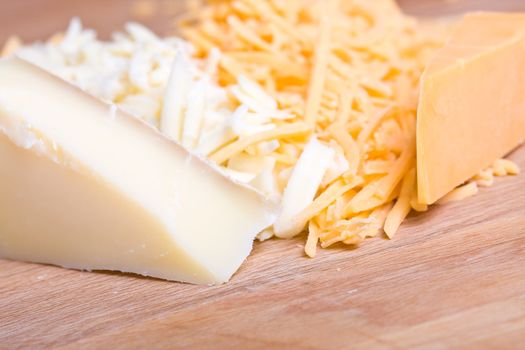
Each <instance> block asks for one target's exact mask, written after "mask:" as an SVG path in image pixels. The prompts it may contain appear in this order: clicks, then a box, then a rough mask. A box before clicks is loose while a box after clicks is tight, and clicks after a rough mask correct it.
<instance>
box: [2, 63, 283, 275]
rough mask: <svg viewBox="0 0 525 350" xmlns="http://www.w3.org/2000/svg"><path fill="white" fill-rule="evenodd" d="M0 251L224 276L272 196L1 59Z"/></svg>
mask: <svg viewBox="0 0 525 350" xmlns="http://www.w3.org/2000/svg"><path fill="white" fill-rule="evenodd" d="M0 159H2V167H1V169H0V257H6V258H11V259H18V260H26V261H35V262H43V263H50V264H56V265H61V266H66V267H74V268H78V269H87V270H92V269H105V270H119V271H125V272H134V273H138V274H143V275H149V276H154V277H159V278H164V279H170V280H179V281H184V282H191V283H206V284H215V283H222V282H225V281H227V280H228V279H229V278H230V277H231V275H232V274H233V273H234V272H235V271H236V270H237V268H238V267H239V266H240V264H241V263H242V262H243V261H244V259H245V258H246V257H247V255H248V254H249V252H250V250H251V246H252V241H253V238H254V237H255V236H256V234H257V233H259V232H260V231H262V230H263V229H264V228H266V227H268V226H269V225H271V224H272V223H273V221H274V220H275V217H276V214H277V208H276V206H275V204H274V203H271V202H268V201H267V200H265V199H264V198H263V197H262V196H261V195H260V194H258V193H256V192H254V191H253V190H251V189H249V188H247V187H243V186H241V185H238V184H235V183H233V182H232V181H230V180H229V179H227V178H226V177H225V176H223V175H222V174H221V173H219V172H218V171H217V170H216V169H214V168H213V166H212V165H210V164H207V163H206V162H205V161H204V160H203V159H201V158H199V157H197V156H194V155H192V154H190V153H189V152H187V151H186V150H185V149H183V148H182V147H181V146H179V145H178V144H176V143H174V142H172V141H170V140H168V139H166V138H165V137H163V136H162V135H161V134H160V133H158V132H157V131H155V130H154V129H153V128H151V127H149V126H147V125H146V124H145V123H143V122H141V121H139V120H138V119H136V118H134V117H131V116H129V115H127V114H124V113H122V112H120V111H117V110H116V109H114V108H113V107H110V106H107V105H105V104H103V103H101V102H99V101H97V100H96V99H94V98H92V97H91V96H89V95H87V94H85V93H84V92H82V91H81V90H78V89H76V88H75V87H73V86H71V85H68V84H67V83H65V82H64V81H62V80H60V79H58V78H56V77H53V76H51V75H50V74H48V73H46V72H44V71H42V70H41V69H39V68H36V67H34V66H32V65H31V64H29V63H27V62H24V61H22V60H20V59H17V58H13V59H9V60H3V61H0Z"/></svg>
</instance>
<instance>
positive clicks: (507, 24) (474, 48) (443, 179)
mask: <svg viewBox="0 0 525 350" xmlns="http://www.w3.org/2000/svg"><path fill="white" fill-rule="evenodd" d="M524 139H525V14H506V13H474V14H469V15H467V16H466V17H465V18H464V19H463V20H462V21H461V23H460V24H459V26H458V28H457V29H456V31H455V33H454V34H453V35H452V38H451V39H450V41H449V42H448V43H447V45H446V46H445V47H444V48H443V49H441V50H440V51H439V52H438V54H437V55H436V57H435V58H434V59H433V61H432V62H431V63H430V64H429V65H428V67H427V68H426V70H425V72H424V73H423V76H422V78H421V93H420V101H419V108H418V119H417V170H418V171H417V172H418V192H419V200H420V202H422V203H426V204H431V203H434V202H435V201H436V200H438V199H439V198H441V197H442V196H444V195H445V194H447V193H448V192H450V191H451V190H452V189H454V188H455V187H456V186H458V185H460V184H461V183H463V182H464V181H466V180H467V179H469V178H470V177H472V176H473V175H475V174H476V173H477V172H478V171H480V170H481V169H483V168H485V167H487V166H489V165H490V164H491V163H492V162H493V161H495V160H496V159H497V158H499V157H502V156H504V155H505V154H507V153H508V152H510V151H511V150H512V149H513V148H515V147H516V146H518V145H519V144H520V143H521V142H522V141H523V140H524Z"/></svg>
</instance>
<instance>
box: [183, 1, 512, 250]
mask: <svg viewBox="0 0 525 350" xmlns="http://www.w3.org/2000/svg"><path fill="white" fill-rule="evenodd" d="M182 31H183V33H185V34H186V35H187V38H188V39H189V40H190V41H191V42H192V43H193V44H194V45H195V47H196V52H197V53H198V55H201V56H203V57H205V56H207V55H208V54H209V52H210V50H211V48H212V47H217V48H218V49H220V51H221V52H222V58H221V63H220V71H219V74H220V78H219V81H220V82H221V83H222V84H224V85H230V84H233V83H235V81H236V77H237V76H238V75H243V76H247V77H249V78H251V79H252V80H253V81H256V82H258V83H259V84H260V85H261V86H263V87H265V89H266V92H267V93H268V94H270V95H271V96H272V97H273V98H275V100H276V101H277V102H278V104H279V108H281V109H284V110H286V111H289V112H291V113H292V114H293V115H294V119H293V120H290V122H293V123H305V124H306V125H310V126H311V132H313V133H314V134H315V135H316V137H317V138H318V139H319V140H320V142H323V143H325V144H326V145H328V146H331V147H334V149H336V150H337V149H340V150H341V151H340V152H341V154H342V157H343V159H344V161H345V162H346V164H344V166H343V167H342V168H341V169H343V170H344V171H343V172H340V173H336V175H335V176H336V177H335V178H333V179H332V178H329V180H330V181H329V182H328V183H327V182H326V181H323V182H322V184H321V185H320V187H319V189H318V192H317V194H316V197H315V198H314V200H313V201H312V203H310V205H308V206H307V207H306V208H304V209H303V210H302V211H301V212H299V213H297V214H296V215H295V217H294V219H293V220H295V221H296V223H299V224H302V223H303V222H304V223H305V224H306V225H305V227H306V230H307V231H308V239H307V243H306V246H305V252H306V254H307V255H308V256H310V257H313V256H314V255H315V248H316V246H317V244H318V242H320V244H321V246H322V247H328V246H330V245H331V244H333V243H336V242H343V243H345V244H359V243H360V242H361V241H363V240H364V239H365V238H367V237H373V236H375V235H377V234H378V233H379V232H381V230H382V229H383V228H384V229H385V231H386V233H387V234H388V236H389V237H392V236H393V235H394V234H395V232H396V230H397V228H398V227H399V225H400V224H401V222H402V221H403V220H404V218H405V217H406V216H407V215H408V213H409V211H410V210H412V209H414V210H418V211H424V210H426V206H425V205H422V204H420V203H418V201H417V192H416V190H417V187H416V177H417V174H416V171H415V168H414V165H415V157H416V154H415V121H416V109H417V95H418V92H417V90H418V82H419V77H420V74H421V72H422V70H423V68H424V66H425V63H426V62H427V60H428V58H429V57H430V55H431V54H432V52H433V51H434V50H436V49H437V48H439V47H440V45H441V43H442V39H441V38H442V36H441V33H439V34H436V35H433V34H431V33H430V32H428V31H426V30H423V29H422V28H421V27H420V26H418V24H417V22H416V21H415V20H413V19H412V18H409V17H407V16H405V15H403V14H402V13H401V11H400V10H399V9H398V7H397V5H396V4H395V2H394V1H393V0H374V1H368V0H349V1H338V0H327V1H324V0H287V1H277V0H230V1H209V2H207V3H206V4H205V5H203V7H201V8H200V9H199V11H197V12H196V13H195V15H194V16H193V17H192V18H190V19H189V20H188V21H186V22H183V23H182ZM281 128H282V126H281ZM273 132H277V130H274V131H273ZM267 133H268V134H267V135H265V137H264V140H266V141H267V140H269V139H270V137H271V138H278V137H279V136H278V134H275V135H274V134H272V135H271V136H270V133H271V131H270V132H267ZM260 141H261V140H260V139H259V138H258V137H257V136H256V135H253V136H251V137H249V138H248V139H244V140H243V139H239V140H237V141H235V142H233V143H231V144H229V145H226V146H225V147H224V148H222V149H220V150H218V151H217V152H216V153H214V154H212V155H211V157H210V158H211V159H212V160H213V161H216V162H218V163H219V164H221V163H223V162H225V161H227V160H228V159H229V158H230V157H232V156H234V155H235V154H239V153H243V152H244V153H246V152H247V148H248V147H252V146H253V145H254V144H255V143H257V142H260ZM286 141H287V142H286V143H283V144H281V146H280V147H279V148H278V149H277V150H276V151H274V152H273V153H272V154H270V155H269V156H270V157H274V158H275V160H276V166H275V168H274V172H275V176H276V178H278V179H283V180H284V181H286V179H287V177H286V174H290V173H291V170H290V169H291V167H293V164H294V163H295V162H296V160H297V159H298V158H299V156H300V154H301V152H302V149H303V148H304V145H305V143H306V142H307V140H306V139H305V138H296V139H294V140H286ZM507 168H509V167H508V166H507ZM283 174H285V175H283ZM283 176H284V177H283ZM287 176H289V175H287ZM285 183H286V182H285ZM385 222H386V224H385Z"/></svg>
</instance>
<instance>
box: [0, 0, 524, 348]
mask: <svg viewBox="0 0 525 350" xmlns="http://www.w3.org/2000/svg"><path fill="white" fill-rule="evenodd" d="M424 2H425V1H417V0H413V1H408V0H405V1H403V5H404V6H405V8H406V9H407V10H410V9H412V10H414V11H415V12H425V11H424V10H423V9H424V5H423V3H424ZM172 3H176V6H179V8H180V7H181V6H183V2H182V1H177V0H172ZM426 3H427V5H428V6H435V5H434V4H432V3H433V2H432V1H426ZM456 3H457V2H456ZM501 3H502V2H501ZM510 3H514V4H518V3H520V4H523V2H522V1H514V2H512V1H511V2H509V4H510ZM131 4H132V2H131V1H124V0H118V1H116V0H112V1H106V0H90V1H78V0H24V1H16V2H15V1H6V0H2V1H0V23H1V25H0V39H1V40H4V39H5V38H6V37H7V35H9V34H12V33H17V34H21V35H22V36H23V37H24V38H25V39H26V40H34V39H41V38H45V37H47V36H48V35H49V34H51V33H52V32H54V31H57V30H61V29H63V28H64V26H65V25H66V23H67V21H68V19H69V18H70V17H71V16H72V15H80V16H81V17H82V18H83V19H84V20H85V22H86V23H87V24H88V25H89V26H92V27H95V28H97V29H98V30H99V31H100V32H101V33H103V34H104V35H107V34H108V33H109V32H110V31H111V30H114V29H118V28H119V27H120V26H121V25H122V24H123V23H124V22H125V21H126V20H127V19H129V18H131V17H133V11H130V6H131ZM511 5H512V4H511ZM524 5H525V4H524ZM166 6H167V5H166ZM450 6H453V5H450ZM430 8H434V7H427V10H426V11H427V12H425V13H427V14H428V13H430V12H429V11H428V9H430ZM170 11H175V9H174V8H171V10H170ZM440 11H444V12H447V11H446V8H444V9H443V8H442V9H441V10H440ZM167 12H168V11H167V7H166V8H164V11H163V12H162V13H161V14H159V13H157V15H156V17H154V18H142V19H141V18H136V19H140V20H142V21H145V22H146V23H148V24H151V25H153V26H154V28H155V29H156V30H157V31H158V32H159V33H163V32H165V31H167V30H168V29H167V28H168V25H169V21H168V20H167V18H168V17H170V16H171V14H168V13H167ZM511 158H512V159H514V160H515V161H516V162H518V164H520V166H521V167H522V169H525V149H519V150H517V151H515V152H514V154H513V155H512V156H511ZM303 239H304V238H302V237H300V238H297V239H294V240H271V241H269V242H264V243H257V244H256V245H255V249H254V252H253V254H252V255H251V256H250V257H249V258H248V260H247V262H246V263H245V264H244V265H243V266H242V268H241V269H240V271H239V272H238V273H237V274H236V275H235V276H234V277H233V279H232V281H231V282H230V283H228V284H226V285H222V286H216V287H206V286H193V285H186V284H180V283H172V282H166V281H161V280H155V279H150V278H142V277H138V276H134V275H126V274H119V273H110V272H93V273H90V272H79V271H72V270H65V269H61V268H57V267H52V266H45V265H39V264H28V263H21V262H13V261H6V260H0V349H40V348H56V349H133V348H144V349H182V348H189V349H448V348H456V349H520V348H523V346H524V344H525V175H520V176H517V177H509V178H503V179H498V180H497V181H496V184H495V185H494V186H493V187H492V188H489V189H483V190H481V193H480V194H479V195H477V196H475V197H473V198H469V199H467V200H464V201H462V202H459V203H454V204H449V205H446V206H435V207H433V208H432V209H431V210H430V211H429V212H427V213H424V214H419V215H412V216H411V217H410V218H409V219H408V220H407V222H406V224H404V225H403V227H402V229H401V230H400V232H399V233H398V235H397V236H396V238H395V239H394V240H392V241H388V240H386V239H372V240H369V241H366V242H365V243H364V244H362V246H361V247H359V248H358V249H349V248H348V247H343V246H337V247H335V248H333V249H328V250H321V251H320V252H319V254H318V257H317V258H315V259H314V260H311V259H307V258H305V257H304V255H303V251H302V249H303V247H302V244H303Z"/></svg>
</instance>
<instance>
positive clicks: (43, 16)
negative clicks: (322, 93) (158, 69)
mask: <svg viewBox="0 0 525 350" xmlns="http://www.w3.org/2000/svg"><path fill="white" fill-rule="evenodd" d="M343 1H344V0H343ZM370 1H374V0H370ZM398 2H399V4H400V6H401V7H402V8H403V10H404V11H405V12H407V13H409V14H411V15H415V16H421V17H438V16H452V15H457V14H460V13H462V12H465V11H473V10H492V11H525V0H398ZM185 4H186V1H185V0H0V43H3V42H4V41H5V40H6V39H7V38H8V37H9V36H10V35H13V34H16V35H18V36H20V37H21V38H22V39H23V40H24V41H32V40H38V39H43V38H47V37H49V36H50V35H51V34H53V33H55V32H57V31H61V30H64V29H65V28H66V26H67V24H68V23H69V20H70V19H71V17H73V16H79V17H80V18H81V19H82V21H83V22H84V24H85V25H86V26H87V27H93V28H95V29H97V31H98V32H99V34H100V36H101V37H107V36H108V35H109V33H111V32H113V31H115V30H118V29H120V28H121V27H122V25H123V24H124V23H125V22H127V21H129V20H130V19H132V20H136V21H139V22H142V23H145V24H146V25H148V26H149V27H150V28H152V29H153V30H154V31H156V32H157V33H159V34H164V33H167V32H169V31H170V29H171V28H172V26H173V22H174V21H173V17H174V16H175V15H176V14H178V13H181V12H182V11H183V10H184V8H185Z"/></svg>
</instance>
